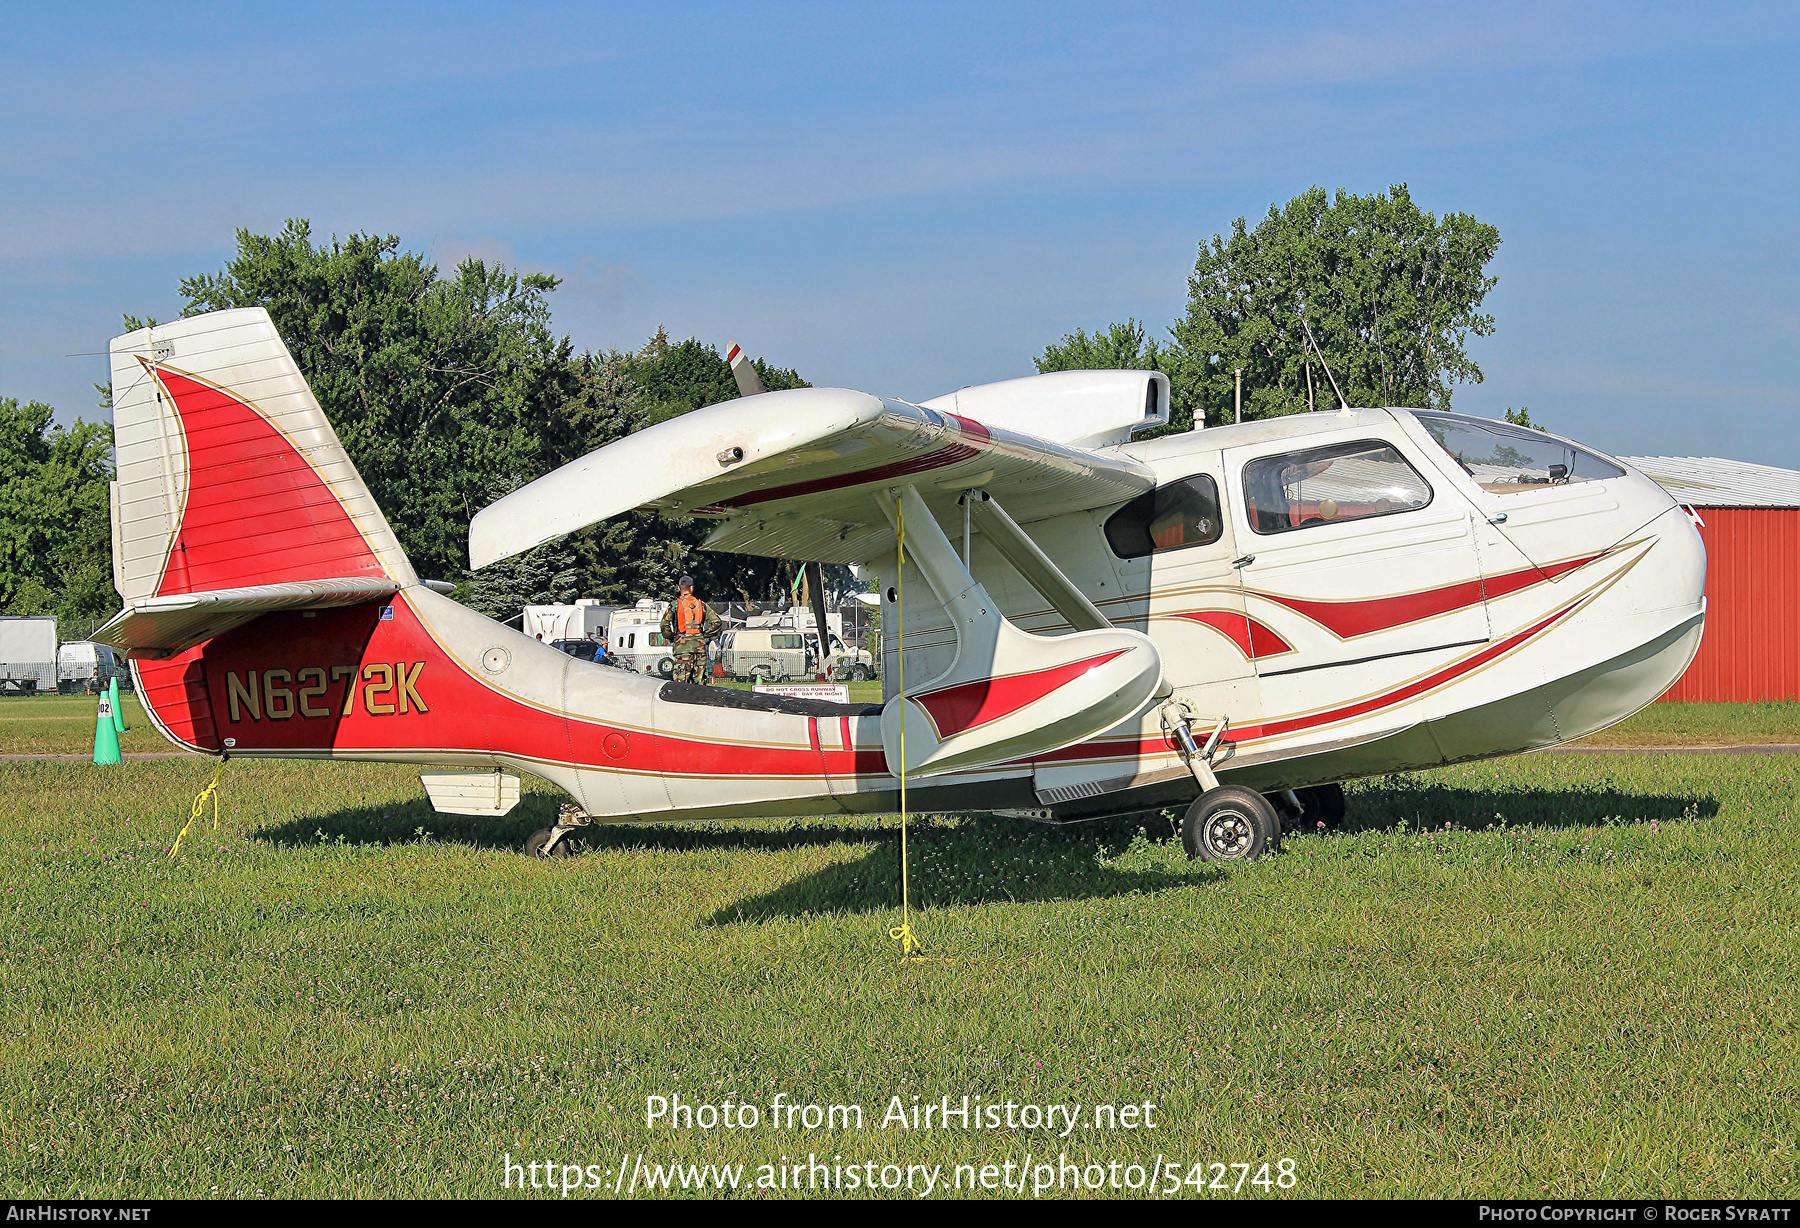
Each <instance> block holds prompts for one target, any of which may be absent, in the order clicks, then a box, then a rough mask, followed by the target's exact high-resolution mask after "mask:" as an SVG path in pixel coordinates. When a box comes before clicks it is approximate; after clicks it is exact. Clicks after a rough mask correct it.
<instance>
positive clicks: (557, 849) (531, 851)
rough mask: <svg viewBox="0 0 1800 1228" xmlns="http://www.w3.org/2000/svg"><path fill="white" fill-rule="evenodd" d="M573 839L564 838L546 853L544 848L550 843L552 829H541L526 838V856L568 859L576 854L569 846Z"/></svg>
mask: <svg viewBox="0 0 1800 1228" xmlns="http://www.w3.org/2000/svg"><path fill="white" fill-rule="evenodd" d="M573 838H574V837H572V836H564V837H563V838H562V839H561V840H558V841H557V842H556V844H555V845H554V846H553V847H552V848H551V849H550V851H549V852H547V853H546V852H545V851H544V846H545V845H546V844H549V843H550V829H549V828H548V827H540V828H538V829H537V830H536V831H534V832H532V833H531V834H530V835H529V836H527V837H525V855H526V856H527V857H567V856H569V855H570V854H571V853H572V852H574V850H573V849H572V848H571V847H570V844H569V842H570V841H571V840H572V839H573Z"/></svg>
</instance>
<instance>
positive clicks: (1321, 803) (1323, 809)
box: [1300, 785, 1347, 831]
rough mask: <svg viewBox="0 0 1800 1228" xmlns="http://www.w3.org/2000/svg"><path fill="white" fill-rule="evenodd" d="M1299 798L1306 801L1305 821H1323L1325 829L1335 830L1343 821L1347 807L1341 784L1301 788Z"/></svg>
mask: <svg viewBox="0 0 1800 1228" xmlns="http://www.w3.org/2000/svg"><path fill="white" fill-rule="evenodd" d="M1300 800H1301V801H1302V802H1304V803H1306V811H1307V822H1309V823H1314V824H1316V823H1323V824H1325V830H1326V831H1336V830H1337V829H1338V827H1339V826H1340V825H1341V824H1342V823H1343V821H1344V812H1345V810H1346V809H1347V807H1346V804H1345V802H1344V786H1343V785H1314V786H1313V787H1312V788H1310V789H1302V790H1300ZM1315 830H1316V829H1315Z"/></svg>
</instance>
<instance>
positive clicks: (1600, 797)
mask: <svg viewBox="0 0 1800 1228" xmlns="http://www.w3.org/2000/svg"><path fill="white" fill-rule="evenodd" d="M1348 801H1349V807H1348V810H1349V813H1348V814H1347V815H1346V816H1345V819H1344V824H1343V828H1342V831H1343V832H1344V833H1345V834H1347V835H1354V834H1356V833H1358V832H1379V831H1390V830H1392V829H1394V828H1396V827H1398V826H1399V825H1400V824H1401V823H1405V824H1406V825H1407V826H1408V827H1410V828H1413V829H1415V830H1416V829H1419V828H1440V827H1443V826H1444V825H1445V824H1446V823H1455V824H1456V825H1457V826H1458V827H1459V828H1462V829H1464V830H1467V831H1483V830H1486V829H1488V828H1493V827H1499V826H1500V825H1501V824H1502V823H1503V822H1504V823H1505V824H1506V825H1507V826H1508V827H1550V828H1564V827H1605V826H1607V825H1608V824H1620V823H1649V822H1652V821H1655V822H1658V823H1674V822H1681V821H1682V820H1685V819H1710V818H1712V817H1713V816H1714V815H1716V814H1718V813H1719V800H1718V799H1717V798H1715V797H1711V796H1708V795H1705V794H1701V795H1697V796H1688V797H1682V796H1677V795H1672V794H1658V793H1630V792H1626V791H1625V790H1622V789H1530V788H1514V789H1459V788H1456V787H1455V786H1452V785H1445V784H1441V783H1438V782H1436V781H1430V782H1419V781H1417V780H1416V779H1414V778H1411V777H1400V778H1398V779H1397V780H1392V779H1389V780H1378V781H1375V782H1372V783H1370V784H1368V785H1365V786H1363V787H1361V788H1357V789H1354V790H1352V791H1351V793H1350V796H1349V799H1348Z"/></svg>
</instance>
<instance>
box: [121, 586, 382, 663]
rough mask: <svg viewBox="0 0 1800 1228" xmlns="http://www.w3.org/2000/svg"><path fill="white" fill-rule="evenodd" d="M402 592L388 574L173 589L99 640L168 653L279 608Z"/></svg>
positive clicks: (140, 652)
mask: <svg viewBox="0 0 1800 1228" xmlns="http://www.w3.org/2000/svg"><path fill="white" fill-rule="evenodd" d="M398 591H399V586H398V585H397V584H395V583H394V582H393V581H392V580H389V579H386V578H385V577H384V578H376V577H372V576H345V577H340V578H337V579H331V580H290V581H287V582H286V583H282V584H256V585H252V586H250V587H248V588H222V589H214V590H212V591H211V592H205V593H170V594H168V595H166V596H162V597H146V598H143V599H142V600H140V601H137V602H134V603H133V604H132V606H131V607H130V608H129V609H126V610H124V611H122V612H120V613H119V614H117V615H115V616H114V617H113V619H112V621H111V622H109V623H107V624H106V625H105V626H104V627H102V628H100V630H98V631H96V632H95V633H94V636H93V638H94V640H95V642H96V643H100V644H110V645H112V647H114V648H117V649H119V650H121V651H123V652H126V653H128V654H130V655H131V656H133V657H168V656H173V655H174V654H175V653H178V652H180V651H181V650H182V649H184V648H192V647H193V646H194V645H195V644H203V643H205V642H206V641H207V640H210V639H212V638H213V637H214V636H216V635H220V634H223V633H224V632H226V631H229V630H231V629H232V628H233V627H238V626H242V625H243V624H244V623H247V622H250V621H251V620H252V619H256V618H261V617H262V616H263V615H264V614H272V613H274V612H275V611H277V610H329V609H333V608H335V607H337V606H345V605H360V604H361V603H362V602H365V601H373V600H375V599H376V598H379V597H388V596H391V595H393V594H394V593H396V592H398Z"/></svg>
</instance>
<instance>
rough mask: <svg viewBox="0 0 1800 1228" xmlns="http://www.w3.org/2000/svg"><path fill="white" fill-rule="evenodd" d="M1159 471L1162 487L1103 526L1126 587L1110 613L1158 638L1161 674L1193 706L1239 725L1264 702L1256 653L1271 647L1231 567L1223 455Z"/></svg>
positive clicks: (1232, 542) (1233, 551) (1233, 548)
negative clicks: (1250, 612) (1257, 682)
mask: <svg viewBox="0 0 1800 1228" xmlns="http://www.w3.org/2000/svg"><path fill="white" fill-rule="evenodd" d="M1158 468H1159V470H1162V471H1163V473H1159V477H1162V481H1161V482H1160V483H1159V484H1158V486H1157V488H1156V489H1155V490H1153V491H1150V492H1148V493H1146V494H1143V495H1140V496H1138V498H1136V499H1134V500H1132V501H1131V502H1130V503H1127V504H1126V505H1125V506H1124V507H1122V508H1119V509H1118V510H1117V511H1115V512H1113V513H1112V514H1111V515H1110V516H1108V517H1107V518H1106V519H1105V521H1104V522H1103V524H1102V525H1101V532H1102V537H1103V539H1104V544H1105V548H1106V549H1107V551H1108V552H1109V553H1110V555H1111V557H1112V559H1113V560H1114V564H1113V565H1114V569H1115V572H1116V574H1117V575H1118V577H1119V586H1120V589H1121V597H1120V598H1119V599H1118V602H1117V605H1118V607H1119V609H1118V610H1117V611H1116V612H1115V610H1114V609H1113V608H1110V607H1109V608H1107V613H1108V615H1109V616H1110V617H1112V618H1113V620H1114V621H1115V622H1117V623H1118V624H1119V625H1121V626H1128V627H1132V628H1134V629H1142V630H1143V631H1144V632H1145V634H1147V635H1149V636H1150V638H1151V639H1152V640H1154V641H1155V642H1156V647H1157V651H1158V652H1160V653H1161V654H1162V660H1163V676H1164V677H1165V678H1166V679H1167V680H1168V681H1169V683H1170V684H1171V685H1173V686H1174V687H1175V688H1176V690H1177V691H1178V692H1181V693H1182V694H1181V698H1182V699H1183V700H1184V701H1186V702H1188V703H1189V704H1190V706H1192V707H1193V709H1194V710H1195V711H1196V712H1206V713H1211V714H1219V715H1227V714H1228V715H1230V716H1231V718H1232V720H1233V722H1234V723H1241V722H1242V721H1245V720H1248V719H1250V718H1251V717H1252V716H1253V715H1255V710H1256V708H1257V704H1256V687H1255V677H1256V668H1255V665H1254V663H1253V662H1254V658H1255V656H1256V654H1257V653H1258V652H1262V651H1268V650H1269V648H1270V647H1271V645H1270V644H1269V642H1267V639H1266V635H1265V634H1264V630H1265V629H1264V628H1262V627H1261V626H1260V625H1259V624H1257V623H1255V622H1253V621H1252V620H1251V619H1250V618H1249V617H1248V616H1247V615H1246V613H1245V609H1244V594H1243V590H1242V588H1241V586H1240V585H1239V583H1238V578H1237V573H1236V571H1235V570H1234V569H1233V568H1232V565H1231V562H1232V559H1234V558H1235V557H1237V553H1238V549H1239V545H1238V542H1237V535H1236V533H1235V532H1234V531H1233V527H1232V523H1231V517H1230V515H1229V513H1228V510H1227V508H1226V489H1225V483H1224V482H1223V480H1222V479H1223V469H1222V466H1221V461H1220V454H1219V453H1217V452H1211V453H1206V454H1203V455H1201V456H1187V457H1182V458H1180V460H1179V461H1176V462H1174V463H1172V464H1171V463H1164V464H1161V465H1159V466H1158ZM1164 473H1166V474H1167V476H1166V477H1165V476H1163V474H1164Z"/></svg>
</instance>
